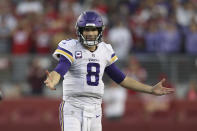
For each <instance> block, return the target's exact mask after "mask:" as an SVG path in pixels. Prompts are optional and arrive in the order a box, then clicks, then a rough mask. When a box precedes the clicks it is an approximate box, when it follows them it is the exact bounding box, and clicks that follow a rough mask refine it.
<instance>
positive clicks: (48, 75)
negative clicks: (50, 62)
mask: <svg viewBox="0 0 197 131" xmlns="http://www.w3.org/2000/svg"><path fill="white" fill-rule="evenodd" d="M45 73H46V75H47V77H48V78H49V79H50V80H52V78H51V76H50V73H49V71H48V70H46V71H45Z"/></svg>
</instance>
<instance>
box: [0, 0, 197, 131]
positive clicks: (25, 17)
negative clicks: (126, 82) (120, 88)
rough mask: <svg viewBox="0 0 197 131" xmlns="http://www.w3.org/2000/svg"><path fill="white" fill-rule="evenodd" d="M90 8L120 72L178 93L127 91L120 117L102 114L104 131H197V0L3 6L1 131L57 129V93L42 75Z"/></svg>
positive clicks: (65, 0)
mask: <svg viewBox="0 0 197 131" xmlns="http://www.w3.org/2000/svg"><path fill="white" fill-rule="evenodd" d="M88 9H93V10H96V11H98V12H99V13H100V14H101V15H102V17H103V19H104V22H105V24H106V27H105V29H106V30H105V32H104V40H105V41H107V42H109V43H111V44H112V46H113V47H114V50H115V51H116V52H117V55H118V56H119V58H120V62H119V66H120V67H121V68H122V69H123V70H124V71H125V73H127V74H129V75H131V76H135V78H136V79H138V80H140V81H142V82H145V83H148V84H152V85H153V84H155V83H156V82H157V81H159V80H160V79H161V78H163V77H165V78H166V79H167V82H166V86H168V87H170V88H175V89H176V93H175V94H174V95H170V96H166V97H161V98H160V97H151V98H150V96H146V95H145V96H143V95H141V94H138V93H136V92H131V91H127V92H126V95H125V96H123V97H125V98H126V99H125V100H126V101H125V111H124V114H123V115H122V116H120V117H119V119H108V118H106V116H107V115H104V116H103V130H104V131H107V130H113V131H119V130H124V131H127V130H128V131H130V130H132V131H143V130H148V131H156V130H159V131H163V130H165V131H166V130H168V131H170V130H173V131H174V130H176V131H177V130H180V131H181V130H182V131H185V130H188V131H192V130H193V131H195V130H197V101H196V99H197V95H196V92H197V59H196V56H197V46H196V45H197V1H196V0H99V1H97V0H0V90H1V91H2V92H3V96H4V99H3V101H0V131H11V130H15V131H34V130H37V131H57V130H60V127H59V122H58V106H59V103H60V100H61V96H62V88H61V85H58V87H57V91H55V92H54V91H50V90H48V89H46V88H44V87H43V80H44V79H45V77H46V76H45V70H46V69H48V70H49V71H50V70H52V69H53V68H54V66H55V64H56V61H55V60H54V59H53V58H52V56H51V54H52V53H53V51H54V50H55V48H56V47H57V44H58V42H59V41H60V40H62V39H69V38H76V32H75V29H74V26H75V21H76V18H77V17H78V15H79V14H80V13H81V12H82V11H84V10H88ZM121 34H124V36H127V37H121ZM134 65H135V66H134ZM130 67H131V68H130ZM133 67H136V68H134V69H133ZM136 72H137V73H136ZM104 78H105V77H104ZM104 81H105V83H106V87H110V86H116V85H114V84H112V83H111V82H110V81H109V80H108V78H105V79H104ZM147 98H148V99H150V101H147ZM155 100H157V102H154V101H155ZM152 103H157V104H156V106H155V105H151V104H152ZM163 105H165V106H163ZM103 106H104V107H105V102H104V105H103Z"/></svg>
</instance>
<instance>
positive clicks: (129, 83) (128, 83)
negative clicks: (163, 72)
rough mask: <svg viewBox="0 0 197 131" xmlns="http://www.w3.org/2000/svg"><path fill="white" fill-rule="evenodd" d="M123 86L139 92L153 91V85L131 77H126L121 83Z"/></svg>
mask: <svg viewBox="0 0 197 131" xmlns="http://www.w3.org/2000/svg"><path fill="white" fill-rule="evenodd" d="M120 85H121V86H123V87H125V88H127V89H132V90H134V91H139V92H145V93H150V94H151V93H152V88H153V87H152V86H149V85H146V84H143V83H141V82H138V81H136V80H134V79H132V78H130V77H126V78H125V79H124V80H123V81H122V82H121V83H120Z"/></svg>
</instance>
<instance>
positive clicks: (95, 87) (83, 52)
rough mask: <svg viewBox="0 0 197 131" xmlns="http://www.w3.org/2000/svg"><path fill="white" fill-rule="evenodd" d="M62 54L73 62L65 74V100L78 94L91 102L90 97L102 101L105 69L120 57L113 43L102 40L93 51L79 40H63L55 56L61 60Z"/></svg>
mask: <svg viewBox="0 0 197 131" xmlns="http://www.w3.org/2000/svg"><path fill="white" fill-rule="evenodd" d="M60 55H63V56H65V57H66V58H67V59H68V60H69V61H70V62H71V67H70V69H69V71H68V72H67V73H66V74H65V75H64V80H63V100H66V99H67V97H73V98H74V97H75V96H76V97H83V98H84V99H86V98H87V99H88V101H89V102H90V103H91V100H89V98H91V99H94V98H95V99H98V101H99V102H100V103H101V101H102V96H103V93H104V83H103V81H102V77H103V74H104V70H105V68H106V67H107V66H109V65H111V64H112V63H114V62H115V61H116V60H117V59H118V58H117V56H116V55H115V53H114V51H113V49H112V47H111V45H110V44H106V43H105V42H101V43H99V44H98V47H97V49H96V50H95V51H94V52H91V51H89V50H88V49H86V48H85V47H84V46H83V45H82V44H81V43H80V42H79V41H78V40H75V39H70V40H62V41H61V42H60V43H59V44H58V48H57V49H56V50H55V52H54V54H53V57H54V58H56V59H57V60H59V56H60ZM87 96H88V97H87Z"/></svg>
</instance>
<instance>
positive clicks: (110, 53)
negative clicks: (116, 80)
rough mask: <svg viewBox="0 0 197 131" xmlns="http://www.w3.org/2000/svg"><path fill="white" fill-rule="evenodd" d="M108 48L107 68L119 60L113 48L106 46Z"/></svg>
mask: <svg viewBox="0 0 197 131" xmlns="http://www.w3.org/2000/svg"><path fill="white" fill-rule="evenodd" d="M106 47H107V66H109V65H111V64H113V63H114V62H116V61H117V60H118V57H117V56H116V54H115V52H114V50H113V48H112V46H111V45H110V44H106Z"/></svg>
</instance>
